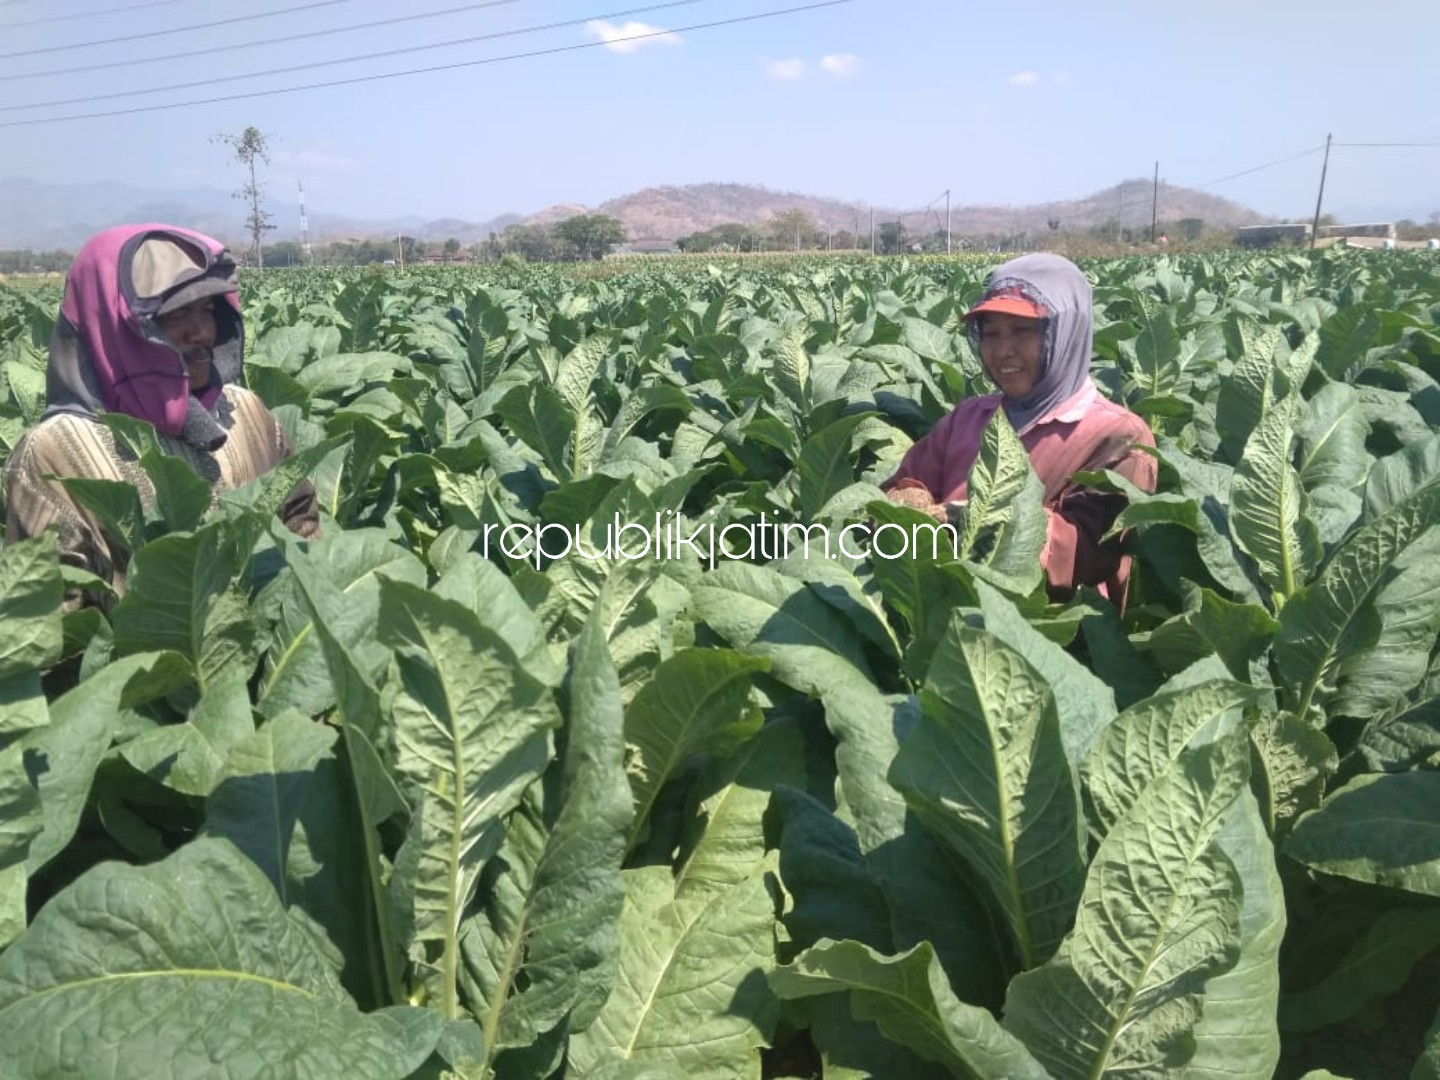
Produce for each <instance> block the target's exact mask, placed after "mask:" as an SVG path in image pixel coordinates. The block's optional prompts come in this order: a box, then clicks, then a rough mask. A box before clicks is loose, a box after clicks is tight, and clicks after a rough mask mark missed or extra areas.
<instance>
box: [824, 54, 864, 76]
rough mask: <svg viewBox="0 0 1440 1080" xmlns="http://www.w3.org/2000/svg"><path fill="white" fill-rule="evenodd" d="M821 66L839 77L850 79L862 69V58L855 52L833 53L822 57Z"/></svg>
mask: <svg viewBox="0 0 1440 1080" xmlns="http://www.w3.org/2000/svg"><path fill="white" fill-rule="evenodd" d="M820 68H821V70H823V71H825V72H826V73H827V74H830V75H834V76H835V77H836V78H837V79H848V78H849V77H850V76H852V75H854V74H855V73H856V72H857V71H859V70H860V58H859V57H858V56H856V55H854V54H853V53H831V54H830V55H828V56H822V57H821V58H820Z"/></svg>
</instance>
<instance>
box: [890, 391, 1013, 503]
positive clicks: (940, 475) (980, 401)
mask: <svg viewBox="0 0 1440 1080" xmlns="http://www.w3.org/2000/svg"><path fill="white" fill-rule="evenodd" d="M998 403H999V395H993V396H992V397H984V398H967V399H966V400H964V401H962V402H961V403H960V404H959V405H957V406H956V407H955V408H954V409H953V410H951V412H950V413H949V414H947V415H946V416H945V417H943V418H942V419H941V420H940V421H939V422H938V423H937V424H936V425H935V426H934V427H933V428H931V429H930V431H929V432H928V433H927V434H925V435H924V436H922V437H921V438H920V440H919V441H918V442H917V443H915V445H914V446H912V447H910V449H909V450H908V451H907V452H906V454H905V456H904V458H902V459H901V461H900V467H899V468H898V469H896V470H895V474H894V475H893V476H891V477H890V479H888V480H886V481H885V482H884V483H883V484H881V485H880V487H881V489H882V490H884V491H900V490H903V489H905V488H920V489H923V490H925V491H928V492H929V493H930V497H931V498H932V499H934V500H936V501H937V502H938V501H941V500H946V499H952V498H955V497H957V496H958V495H960V494H962V493H963V491H964V488H965V478H966V477H967V476H969V474H970V466H971V465H973V464H974V463H975V454H976V452H977V451H978V450H979V447H980V433H981V432H982V431H984V429H985V423H986V421H988V420H989V419H990V416H991V414H992V413H994V411H995V408H996V407H997V405H998Z"/></svg>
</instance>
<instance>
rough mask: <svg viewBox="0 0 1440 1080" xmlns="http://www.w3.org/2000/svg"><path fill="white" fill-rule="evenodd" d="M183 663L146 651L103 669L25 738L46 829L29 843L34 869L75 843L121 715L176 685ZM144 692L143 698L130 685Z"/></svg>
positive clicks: (66, 697) (62, 700)
mask: <svg viewBox="0 0 1440 1080" xmlns="http://www.w3.org/2000/svg"><path fill="white" fill-rule="evenodd" d="M185 676H186V671H185V665H184V663H183V662H182V661H181V660H180V659H179V658H178V657H176V656H174V655H172V654H168V653H141V654H139V655H136V656H128V657H125V658H124V659H122V660H117V661H115V662H114V663H112V664H110V665H108V666H107V667H104V668H102V669H101V670H100V671H98V672H96V673H95V674H94V675H92V676H91V677H90V678H88V679H86V680H84V681H83V682H81V683H80V685H79V686H77V687H75V689H73V690H71V691H70V692H69V693H67V694H65V695H63V696H62V697H60V698H58V699H56V700H55V701H54V702H53V703H52V704H51V705H50V723H49V724H48V725H47V726H45V727H43V728H38V729H36V730H35V731H32V732H30V733H29V734H27V735H26V736H24V738H22V739H21V741H20V743H19V745H20V746H21V747H23V754H24V761H25V771H26V773H27V774H28V775H29V778H30V782H31V784H33V785H34V786H35V788H36V789H37V790H38V791H39V792H40V806H41V818H42V821H43V825H44V827H43V829H42V831H41V833H40V835H38V836H36V837H35V838H34V839H33V840H31V842H30V853H29V857H28V859H27V865H28V866H29V869H30V872H31V873H34V872H35V871H36V870H39V869H40V868H41V867H42V866H44V865H45V864H46V863H48V862H49V861H50V860H51V859H53V858H54V857H55V856H56V855H58V854H59V853H60V851H61V849H62V848H64V847H65V845H66V844H68V843H69V842H70V838H71V837H72V836H73V835H74V834H75V829H76V826H77V825H79V823H80V815H81V813H82V812H83V811H84V809H85V802H86V799H87V798H88V797H89V794H90V786H91V784H92V782H93V781H94V779H95V770H96V768H97V767H98V766H99V764H100V759H101V758H102V757H104V756H105V752H106V751H107V750H109V748H110V742H111V739H112V737H113V736H114V733H115V727H116V714H117V713H118V712H119V711H120V709H121V708H122V707H133V706H134V705H137V704H140V703H141V702H142V701H144V700H148V699H149V698H150V697H158V696H160V695H163V694H165V693H168V692H169V691H171V690H173V689H175V687H176V686H178V685H180V684H181V683H182V682H183V681H184V679H185ZM132 682H133V683H135V684H137V686H139V687H140V688H141V691H142V692H143V696H142V697H141V698H140V699H138V700H131V699H132V698H134V696H135V695H134V693H133V692H132V691H130V685H131V683H132Z"/></svg>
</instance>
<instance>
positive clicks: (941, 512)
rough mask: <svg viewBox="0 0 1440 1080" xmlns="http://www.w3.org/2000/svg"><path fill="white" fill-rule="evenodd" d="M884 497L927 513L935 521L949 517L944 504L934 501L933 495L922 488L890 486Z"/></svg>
mask: <svg viewBox="0 0 1440 1080" xmlns="http://www.w3.org/2000/svg"><path fill="white" fill-rule="evenodd" d="M885 497H886V498H887V499H889V500H890V501H891V502H893V503H898V504H899V505H900V506H908V507H910V509H912V510H919V511H920V512H921V513H925V514H929V515H930V516H931V517H933V518H934V519H935V520H936V521H945V520H946V519H947V518H948V517H949V513H948V511H947V510H946V509H945V504H944V503H938V502H936V501H935V497H934V496H933V495H931V494H930V492H928V491H926V490H925V489H924V488H918V487H905V488H892V489H891V490H890V491H887V492H886V493H885Z"/></svg>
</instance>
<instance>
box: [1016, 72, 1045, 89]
mask: <svg viewBox="0 0 1440 1080" xmlns="http://www.w3.org/2000/svg"><path fill="white" fill-rule="evenodd" d="M1039 81H1040V76H1039V75H1038V74H1036V73H1035V72H1033V71H1017V72H1016V73H1015V74H1014V75H1011V76H1010V85H1011V86H1034V85H1035V84H1036V83H1038V82H1039Z"/></svg>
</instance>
